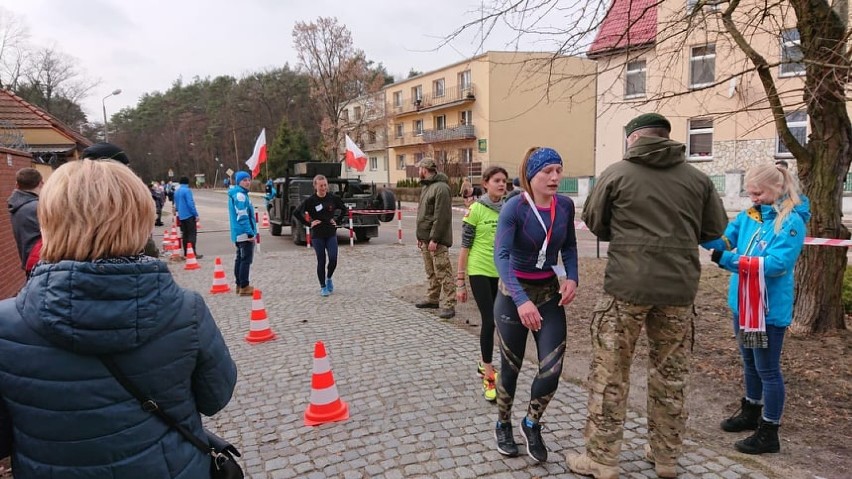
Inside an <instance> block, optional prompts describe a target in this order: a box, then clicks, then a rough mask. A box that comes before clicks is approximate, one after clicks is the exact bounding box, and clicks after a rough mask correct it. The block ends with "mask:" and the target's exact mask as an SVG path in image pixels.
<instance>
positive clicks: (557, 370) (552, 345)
mask: <svg viewBox="0 0 852 479" xmlns="http://www.w3.org/2000/svg"><path fill="white" fill-rule="evenodd" d="M559 299H560V295H558V294H557V295H556V296H555V297H553V298H552V299H550V300H549V301H547V302H546V303H544V304H543V305H537V306H538V311H539V313H541V317H542V321H541V329H540V330H539V331H538V332H533V339H535V344H536V349H537V350H538V372H537V373H536V375H535V378H534V379H533V383H532V391H531V392H530V403H529V407H528V408H527V416H529V417H530V419H532V420H533V421H534V422H538V421H539V420H540V419H541V416H542V414H544V410H545V409H546V408H547V405H548V404H549V403H550V400H551V399H552V398H553V395H554V394H556V388H557V386H559V376H560V375H561V374H562V358H563V357H564V356H565V339H566V335H567V327H566V324H565V309H564V308H563V307H562V306H559ZM494 317H495V322H496V325H497V335H498V337H499V338H500V354H501V356H502V362H501V364H500V380H499V381H498V384H497V410H498V413H497V414H498V419H499V420H500V421H501V422H508V421H510V420H511V415H512V403H513V402H514V400H515V390H516V389H517V386H518V373H519V372H520V371H521V365H522V364H523V362H524V352H525V351H526V346H527V333H528V332H529V329H527V328H526V327H525V326H524V325H523V324H521V320H520V317H519V316H518V308H517V307H516V306H515V303H514V302H513V301H512V298H511V297H509V296H506V295H504V294H503V293H498V294H497V300H496V302H495V303H494Z"/></svg>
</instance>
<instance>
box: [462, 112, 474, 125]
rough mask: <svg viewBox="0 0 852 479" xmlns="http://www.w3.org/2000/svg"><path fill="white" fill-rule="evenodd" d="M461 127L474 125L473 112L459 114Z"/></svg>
mask: <svg viewBox="0 0 852 479" xmlns="http://www.w3.org/2000/svg"><path fill="white" fill-rule="evenodd" d="M459 125H473V111H471V110H464V111H460V112H459Z"/></svg>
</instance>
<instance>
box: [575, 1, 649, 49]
mask: <svg viewBox="0 0 852 479" xmlns="http://www.w3.org/2000/svg"><path fill="white" fill-rule="evenodd" d="M658 1H659V0H613V2H612V6H610V8H609V11H608V12H607V13H606V17H604V19H603V22H601V27H600V30H598V35H597V37H595V41H594V42H592V46H591V47H590V48H589V52H588V56H589V57H595V56H601V55H605V54H607V53H611V52H612V51H613V50H624V49H626V48H629V47H638V46H642V45H648V44H652V43H654V40H655V39H656V37H657V3H658Z"/></svg>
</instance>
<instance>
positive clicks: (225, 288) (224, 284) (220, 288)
mask: <svg viewBox="0 0 852 479" xmlns="http://www.w3.org/2000/svg"><path fill="white" fill-rule="evenodd" d="M210 292H211V293H213V294H218V293H230V292H231V286H230V285H228V280H226V279H225V268H223V267H222V258H220V257H218V256H217V257H216V265H215V266H214V267H213V286H211V287H210Z"/></svg>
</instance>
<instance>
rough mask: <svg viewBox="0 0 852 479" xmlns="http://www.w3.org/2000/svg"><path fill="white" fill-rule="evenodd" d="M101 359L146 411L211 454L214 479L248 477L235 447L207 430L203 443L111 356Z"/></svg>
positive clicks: (241, 478) (211, 468)
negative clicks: (147, 393) (237, 458)
mask: <svg viewBox="0 0 852 479" xmlns="http://www.w3.org/2000/svg"><path fill="white" fill-rule="evenodd" d="M100 360H101V362H102V363H103V364H104V366H106V368H107V369H108V370H109V372H110V373H111V374H112V375H113V377H115V379H116V380H117V381H118V382H119V384H121V386H122V387H123V388H124V389H126V390H127V392H129V393H130V394H131V395H133V397H135V398H136V400H138V401H139V404H141V405H142V410H143V411H145V412H149V413H151V414H153V415H155V416H157V417H159V418H160V419H162V420H163V422H165V423H166V424H168V425H169V427H171V428H173V429H175V430H176V431H177V432H179V433H180V434H181V436H183V437H185V438H186V440H187V441H189V442H190V443H192V445H193V446H195V447H197V448H198V449H200V450H201V451H202V452H204V453H205V454H209V455H210V457H211V461H210V477H211V479H243V478H244V477H245V476H244V475H243V469H242V468H241V467H240V465H239V464H238V463H237V461H236V459H234V456H237V457H240V452H239V451H238V450H237V448H236V447H234V446H233V445H232V444H230V443H229V442H228V441H226V440H224V439H222V438H221V437H219V436H217V435H215V434H213V433H212V432H210V431H208V430H207V429H205V430H204V434H205V435H207V438H206V439H207V442H204V441H202V440H201V439H199V438H198V437H197V436H195V435H194V434H192V433H191V432H189V431H187V430H186V428H185V427H183V426H182V425H181V424H180V423H178V422H177V421H175V419H174V418H173V417H171V416H169V415H168V414H166V412H165V411H163V410H162V409H160V406H159V405H158V404H157V402H156V401H154V399H153V398H150V397H148V396H147V395H145V394H143V393H142V391H140V390H139V389H138V388H137V387H136V386H135V385H134V384H133V383H132V382H130V380H129V379H127V376H125V375H124V373H122V372H121V370H120V369H118V366H117V365H116V364H115V361H113V359H112V358H111V357H106V356H100Z"/></svg>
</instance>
